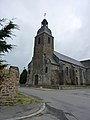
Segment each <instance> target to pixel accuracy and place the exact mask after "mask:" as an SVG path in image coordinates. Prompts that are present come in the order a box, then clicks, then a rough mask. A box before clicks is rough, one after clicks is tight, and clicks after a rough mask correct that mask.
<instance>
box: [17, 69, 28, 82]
mask: <svg viewBox="0 0 90 120" xmlns="http://www.w3.org/2000/svg"><path fill="white" fill-rule="evenodd" d="M26 81H27V70H26V69H25V68H24V70H23V72H22V73H21V75H20V81H19V82H20V84H25V83H26Z"/></svg>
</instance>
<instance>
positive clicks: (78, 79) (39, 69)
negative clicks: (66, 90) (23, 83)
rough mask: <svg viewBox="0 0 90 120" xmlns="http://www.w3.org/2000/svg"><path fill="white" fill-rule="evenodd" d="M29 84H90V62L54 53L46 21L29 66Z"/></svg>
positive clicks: (38, 33) (36, 38)
mask: <svg viewBox="0 0 90 120" xmlns="http://www.w3.org/2000/svg"><path fill="white" fill-rule="evenodd" d="M27 84H30V85H85V84H90V60H85V61H77V60H75V59H72V58H70V57H68V56H65V55H63V54H61V53H59V52H56V51H54V37H53V36H52V32H51V30H50V29H49V28H48V22H47V20H46V19H44V20H43V21H42V22H41V28H40V29H39V30H38V31H37V35H36V37H35V41H34V52H33V57H32V60H31V62H30V63H29V64H28V75H27Z"/></svg>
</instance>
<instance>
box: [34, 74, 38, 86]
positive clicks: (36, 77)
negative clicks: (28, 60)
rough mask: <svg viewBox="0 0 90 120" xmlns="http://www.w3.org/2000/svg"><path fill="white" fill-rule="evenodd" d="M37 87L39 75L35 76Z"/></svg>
mask: <svg viewBox="0 0 90 120" xmlns="http://www.w3.org/2000/svg"><path fill="white" fill-rule="evenodd" d="M35 85H38V75H35Z"/></svg>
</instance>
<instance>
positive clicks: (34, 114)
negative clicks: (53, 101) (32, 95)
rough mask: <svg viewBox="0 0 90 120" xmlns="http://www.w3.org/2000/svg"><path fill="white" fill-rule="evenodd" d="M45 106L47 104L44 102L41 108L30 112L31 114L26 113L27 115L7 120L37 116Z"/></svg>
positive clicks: (19, 119)
mask: <svg viewBox="0 0 90 120" xmlns="http://www.w3.org/2000/svg"><path fill="white" fill-rule="evenodd" d="M45 106H46V105H45V103H42V106H41V108H40V109H39V110H38V111H36V112H34V113H32V114H30V115H26V116H22V117H15V118H10V119H5V120H22V119H25V118H30V117H33V116H36V115H38V114H40V113H41V112H42V111H44V109H45Z"/></svg>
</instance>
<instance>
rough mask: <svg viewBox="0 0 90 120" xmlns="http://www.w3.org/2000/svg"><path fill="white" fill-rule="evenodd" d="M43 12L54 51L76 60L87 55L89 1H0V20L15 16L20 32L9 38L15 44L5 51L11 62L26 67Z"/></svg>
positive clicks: (89, 55) (89, 20)
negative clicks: (11, 48) (10, 49)
mask: <svg viewBox="0 0 90 120" xmlns="http://www.w3.org/2000/svg"><path fill="white" fill-rule="evenodd" d="M44 13H47V15H46V19H47V21H48V26H49V28H50V29H51V30H52V33H53V36H54V43H55V51H58V52H60V53H62V54H64V55H67V56H70V57H72V58H75V59H77V60H85V59H89V58H90V0H0V19H2V18H8V19H10V20H11V19H12V18H16V19H15V20H14V22H15V23H16V24H18V25H19V27H20V31H15V34H16V37H13V40H9V42H10V43H13V44H15V45H17V46H16V47H14V49H13V50H12V51H11V52H10V53H8V54H6V57H5V59H7V61H8V63H10V64H11V65H16V66H19V68H20V71H22V70H23V68H24V67H26V68H27V65H28V63H29V62H30V60H31V59H32V55H33V47H34V37H35V36H36V34H37V30H38V29H39V28H40V27H41V21H42V20H43V18H44Z"/></svg>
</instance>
